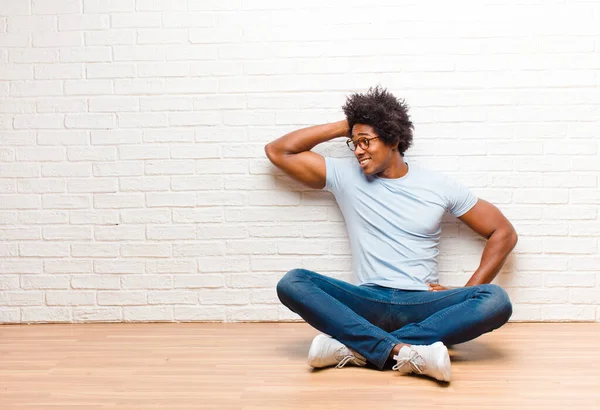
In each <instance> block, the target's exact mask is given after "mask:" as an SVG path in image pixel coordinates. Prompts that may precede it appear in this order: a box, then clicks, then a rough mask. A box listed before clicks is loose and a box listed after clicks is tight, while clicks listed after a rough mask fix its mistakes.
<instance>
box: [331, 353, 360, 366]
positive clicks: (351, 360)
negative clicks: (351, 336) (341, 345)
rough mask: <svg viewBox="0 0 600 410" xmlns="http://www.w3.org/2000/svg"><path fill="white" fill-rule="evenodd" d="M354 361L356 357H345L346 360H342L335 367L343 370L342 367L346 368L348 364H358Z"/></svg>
mask: <svg viewBox="0 0 600 410" xmlns="http://www.w3.org/2000/svg"><path fill="white" fill-rule="evenodd" d="M353 360H354V355H348V356H344V358H343V359H342V360H340V362H339V363H338V365H337V366H335V367H337V368H338V369H341V368H342V367H344V366H346V365H347V364H348V362H353V363H354V364H356V362H354V361H353Z"/></svg>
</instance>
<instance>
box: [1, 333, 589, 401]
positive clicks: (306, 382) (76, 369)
mask: <svg viewBox="0 0 600 410" xmlns="http://www.w3.org/2000/svg"><path fill="white" fill-rule="evenodd" d="M316 334H317V332H316V331H315V330H314V329H312V328H310V327H309V326H308V325H306V324H301V323H277V324H276V323H260V324H258V323H255V324H250V323H247V324H200V323H183V324H175V323H173V324H170V323H158V324H117V323H115V324H75V325H31V326H27V325H24V326H14V325H13V326H0V409H2V410H12V409H28V410H31V409H86V410H95V409H159V408H160V409H173V410H176V409H256V410H258V409H261V410H263V409H353V408H362V409H368V410H374V409H386V410H390V409H411V408H415V409H416V408H418V409H427V408H447V409H458V408H460V409H465V410H466V409H477V410H480V409H544V410H547V409H577V410H579V409H600V324H599V323H593V324H591V323H587V324H584V323H581V324H578V323H572V324H559V323H556V324H525V323H515V324H508V325H506V326H504V327H503V328H501V329H499V330H497V331H495V332H493V333H491V334H488V335H484V336H482V337H481V338H479V339H477V340H475V341H472V342H469V343H465V344H462V345H457V346H455V347H454V348H452V349H451V353H450V354H451V358H452V366H453V367H452V371H453V379H452V382H451V383H450V384H442V383H438V382H436V381H434V380H431V379H427V378H423V377H417V376H402V375H400V374H398V373H397V372H394V371H391V370H390V371H384V372H380V371H377V370H372V369H366V368H357V367H346V368H343V369H335V368H332V369H326V370H319V371H312V370H310V368H309V367H308V366H307V365H306V354H307V351H308V347H309V345H310V342H311V340H312V338H313V337H314V336H315V335H316Z"/></svg>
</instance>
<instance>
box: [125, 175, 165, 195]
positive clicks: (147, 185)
mask: <svg viewBox="0 0 600 410" xmlns="http://www.w3.org/2000/svg"><path fill="white" fill-rule="evenodd" d="M169 184H170V181H169V177H167V176H164V177H131V178H120V189H121V191H138V192H147V191H168V190H169Z"/></svg>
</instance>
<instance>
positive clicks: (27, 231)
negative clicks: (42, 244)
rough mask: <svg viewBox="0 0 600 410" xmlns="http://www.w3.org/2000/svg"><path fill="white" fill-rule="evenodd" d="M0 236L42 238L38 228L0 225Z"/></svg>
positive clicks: (5, 238)
mask: <svg viewBox="0 0 600 410" xmlns="http://www.w3.org/2000/svg"><path fill="white" fill-rule="evenodd" d="M0 238H2V239H3V240H12V241H18V240H32V239H34V240H35V239H42V237H41V233H40V228H23V227H12V226H7V227H0Z"/></svg>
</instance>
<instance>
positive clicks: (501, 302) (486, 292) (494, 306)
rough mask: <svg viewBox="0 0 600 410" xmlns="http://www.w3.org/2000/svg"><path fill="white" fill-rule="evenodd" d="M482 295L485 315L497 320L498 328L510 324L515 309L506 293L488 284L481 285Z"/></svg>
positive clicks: (498, 287) (496, 286)
mask: <svg viewBox="0 0 600 410" xmlns="http://www.w3.org/2000/svg"><path fill="white" fill-rule="evenodd" d="M481 293H482V296H483V297H484V300H485V303H484V309H485V312H484V313H485V315H486V316H487V317H489V318H490V319H492V318H493V319H495V321H496V322H497V325H498V327H499V326H502V325H503V324H505V323H506V322H508V319H510V317H511V316H512V312H513V308H512V303H511V302H510V298H509V297H508V294H507V293H506V291H505V290H504V289H502V288H501V287H500V286H498V285H493V284H488V285H481Z"/></svg>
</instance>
